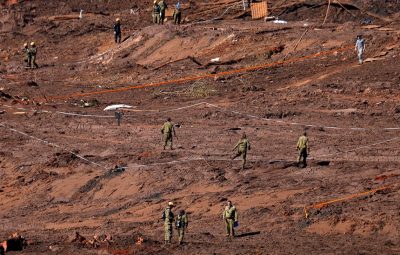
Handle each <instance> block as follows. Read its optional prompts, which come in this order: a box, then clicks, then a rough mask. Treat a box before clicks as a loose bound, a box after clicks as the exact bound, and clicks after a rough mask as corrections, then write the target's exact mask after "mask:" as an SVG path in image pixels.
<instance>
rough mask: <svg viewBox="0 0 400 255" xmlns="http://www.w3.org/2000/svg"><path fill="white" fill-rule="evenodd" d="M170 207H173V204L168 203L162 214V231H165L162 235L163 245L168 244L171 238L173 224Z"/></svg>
mask: <svg viewBox="0 0 400 255" xmlns="http://www.w3.org/2000/svg"><path fill="white" fill-rule="evenodd" d="M172 207H174V203H172V202H168V206H167V208H165V210H164V212H163V214H162V219H163V221H164V230H165V235H164V241H165V244H170V243H171V238H172V223H173V222H174V214H173V213H172Z"/></svg>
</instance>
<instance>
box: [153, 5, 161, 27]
mask: <svg viewBox="0 0 400 255" xmlns="http://www.w3.org/2000/svg"><path fill="white" fill-rule="evenodd" d="M153 23H154V24H160V6H158V4H157V0H154V5H153Z"/></svg>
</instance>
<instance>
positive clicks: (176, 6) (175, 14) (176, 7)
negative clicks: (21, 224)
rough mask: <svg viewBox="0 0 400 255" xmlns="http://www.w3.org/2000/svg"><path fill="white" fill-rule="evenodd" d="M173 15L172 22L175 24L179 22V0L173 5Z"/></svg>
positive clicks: (180, 15)
mask: <svg viewBox="0 0 400 255" xmlns="http://www.w3.org/2000/svg"><path fill="white" fill-rule="evenodd" d="M173 17H174V24H176V25H179V24H181V18H182V12H181V3H180V2H178V3H177V4H176V5H175V10H174V14H173Z"/></svg>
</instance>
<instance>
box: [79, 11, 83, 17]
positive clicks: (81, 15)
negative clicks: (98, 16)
mask: <svg viewBox="0 0 400 255" xmlns="http://www.w3.org/2000/svg"><path fill="white" fill-rule="evenodd" d="M79 18H80V19H82V18H83V10H81V11H80V12H79Z"/></svg>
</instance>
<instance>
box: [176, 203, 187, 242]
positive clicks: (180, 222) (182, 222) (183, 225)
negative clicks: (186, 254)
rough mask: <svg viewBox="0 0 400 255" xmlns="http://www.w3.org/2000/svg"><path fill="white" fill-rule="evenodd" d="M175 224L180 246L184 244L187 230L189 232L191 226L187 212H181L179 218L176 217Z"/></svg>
mask: <svg viewBox="0 0 400 255" xmlns="http://www.w3.org/2000/svg"><path fill="white" fill-rule="evenodd" d="M175 223H176V229H177V230H178V235H179V245H181V244H182V242H183V237H184V236H185V230H187V228H188V224H189V219H188V216H187V215H186V212H185V210H181V211H180V212H179V214H178V217H176V220H175Z"/></svg>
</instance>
